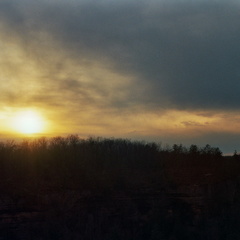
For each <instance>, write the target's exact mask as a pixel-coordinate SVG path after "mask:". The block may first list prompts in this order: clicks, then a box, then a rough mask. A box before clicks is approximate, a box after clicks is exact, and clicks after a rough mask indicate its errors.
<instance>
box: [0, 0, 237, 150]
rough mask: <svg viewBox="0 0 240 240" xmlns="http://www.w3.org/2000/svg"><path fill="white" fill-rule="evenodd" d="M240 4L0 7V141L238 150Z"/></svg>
mask: <svg viewBox="0 0 240 240" xmlns="http://www.w3.org/2000/svg"><path fill="white" fill-rule="evenodd" d="M239 17H240V2H239V1H237V0H236V1H233V0H226V1H224V0H219V1H217V0H148V1H143V0H121V1H120V0H1V1H0V48H1V53H0V69H1V71H0V138H2V139H3V138H15V137H19V136H20V135H19V134H20V133H19V132H18V131H17V130H16V129H15V128H14V124H16V121H18V119H19V116H20V115H21V113H22V112H26V111H34V112H35V113H37V114H38V115H39V116H40V117H41V119H42V120H41V121H43V122H44V128H43V129H42V130H41V131H40V132H39V133H38V136H43V135H44V136H59V135H66V134H79V136H83V137H87V136H101V137H115V138H128V139H139V140H146V141H156V142H158V143H162V144H170V145H172V144H174V143H176V144H183V145H185V146H188V145H190V144H197V145H199V146H204V145H206V144H210V145H212V146H214V147H219V148H220V149H221V150H222V151H223V152H224V153H233V152H234V150H237V151H240V66H239V65H240V45H239V42H240V21H239Z"/></svg>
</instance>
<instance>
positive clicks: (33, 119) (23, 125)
mask: <svg viewBox="0 0 240 240" xmlns="http://www.w3.org/2000/svg"><path fill="white" fill-rule="evenodd" d="M13 128H14V129H15V130H16V131H17V132H19V133H22V134H34V133H41V132H43V130H44V120H43V118H42V116H41V115H40V114H39V113H38V112H35V111H33V110H28V111H21V112H18V113H17V114H16V116H15V117H14V120H13Z"/></svg>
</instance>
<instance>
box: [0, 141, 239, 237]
mask: <svg viewBox="0 0 240 240" xmlns="http://www.w3.org/2000/svg"><path fill="white" fill-rule="evenodd" d="M0 190H1V195H0V240H1V239H2V240H3V239H4V240H5V239H9V240H15V239H24V240H30V239H31V240H32V239H36V240H38V239H39V240H40V239H61V240H65V239H68V240H71V239H76V240H77V239H80V240H93V239H94V240H115V239H116V240H118V239H119V240H133V239H134V240H188V239H189V240H193V239H194V240H202V239H204V240H208V239H209V240H224V239H226V240H232V239H234V240H235V239H236V240H237V239H240V159H239V156H238V154H235V155H234V156H232V157H223V156H222V154H221V151H220V150H219V149H218V148H213V147H211V146H209V145H206V146H205V147H203V148H199V147H197V146H196V145H192V146H190V147H189V148H185V147H183V146H182V145H173V146H172V148H162V147H161V146H160V145H157V144H155V143H144V142H131V141H129V140H123V139H101V138H96V139H93V138H89V139H87V140H83V139H80V138H79V137H78V136H69V137H67V138H62V137H56V138H53V139H50V140H46V139H44V138H41V139H38V140H34V141H23V142H22V143H18V144H16V143H15V142H12V141H10V142H2V143H0Z"/></svg>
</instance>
